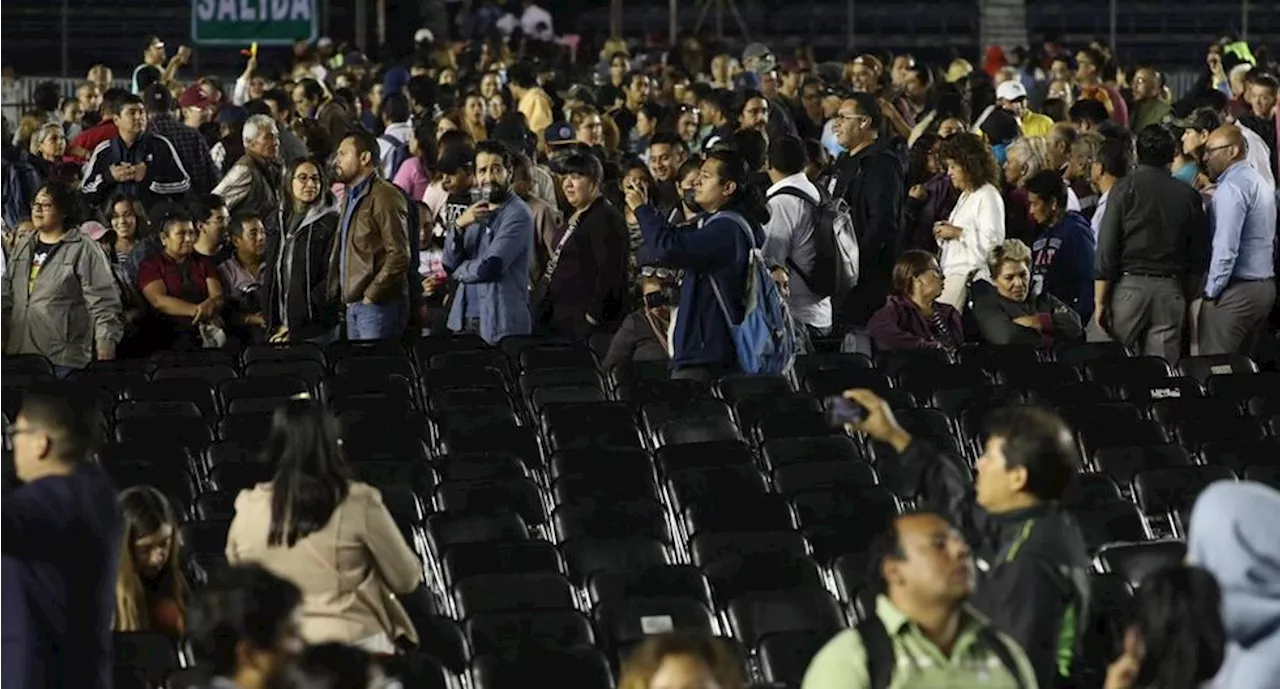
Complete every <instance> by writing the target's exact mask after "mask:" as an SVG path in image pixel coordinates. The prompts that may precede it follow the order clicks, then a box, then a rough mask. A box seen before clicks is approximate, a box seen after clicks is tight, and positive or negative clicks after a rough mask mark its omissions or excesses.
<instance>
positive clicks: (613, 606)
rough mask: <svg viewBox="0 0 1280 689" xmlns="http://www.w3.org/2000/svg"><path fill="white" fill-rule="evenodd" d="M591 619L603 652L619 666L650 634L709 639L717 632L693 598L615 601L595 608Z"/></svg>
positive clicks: (708, 614) (707, 612)
mask: <svg viewBox="0 0 1280 689" xmlns="http://www.w3.org/2000/svg"><path fill="white" fill-rule="evenodd" d="M592 616H593V617H594V619H595V624H596V629H598V630H600V641H601V645H602V646H603V649H602V650H604V652H605V653H606V654H608V655H609V656H610V657H611V658H613V659H615V662H618V663H619V664H620V661H621V659H623V658H625V657H626V656H627V655H628V654H629V653H630V652H631V649H632V647H634V646H635V645H637V644H639V643H640V642H641V641H643V640H644V638H645V637H646V636H648V635H650V634H660V633H663V632H671V631H681V632H691V633H695V634H703V635H707V636H711V635H714V634H715V630H716V618H715V616H714V615H713V614H712V613H711V611H710V610H709V609H707V607H706V605H704V604H703V603H701V602H699V601H698V600H697V599H693V598H675V597H661V598H635V599H629V600H617V599H615V600H610V601H607V602H604V603H601V604H600V605H598V606H596V608H595V610H594V612H593V615H592Z"/></svg>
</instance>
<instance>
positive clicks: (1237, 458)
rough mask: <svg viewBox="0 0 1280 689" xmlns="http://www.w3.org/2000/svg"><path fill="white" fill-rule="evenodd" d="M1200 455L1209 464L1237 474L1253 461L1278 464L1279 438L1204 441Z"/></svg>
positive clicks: (1279, 457)
mask: <svg viewBox="0 0 1280 689" xmlns="http://www.w3.org/2000/svg"><path fill="white" fill-rule="evenodd" d="M1200 457H1201V459H1203V460H1204V463H1205V464H1208V465H1209V466H1220V467H1226V468H1228V469H1230V470H1232V471H1234V472H1236V473H1237V474H1238V473H1240V472H1241V471H1243V470H1244V468H1245V467H1246V466H1249V465H1251V464H1255V463H1269V464H1273V465H1276V464H1280V439H1277V438H1267V439H1266V440H1245V441H1237V440H1227V441H1222V442H1213V443H1205V444H1204V445H1203V446H1201V447H1200Z"/></svg>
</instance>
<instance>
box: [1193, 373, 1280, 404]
mask: <svg viewBox="0 0 1280 689" xmlns="http://www.w3.org/2000/svg"><path fill="white" fill-rule="evenodd" d="M1205 388H1206V389H1207V390H1208V391H1209V396H1211V397H1225V398H1229V399H1233V400H1237V401H1240V402H1247V401H1248V400H1249V399H1250V398H1253V397H1256V396H1259V395H1266V394H1268V393H1270V394H1275V392H1276V391H1277V390H1280V372H1277V371H1266V372H1263V373H1224V374H1220V375H1211V376H1209V378H1208V380H1207V381H1206V382H1205Z"/></svg>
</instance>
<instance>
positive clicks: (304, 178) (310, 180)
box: [293, 175, 320, 184]
mask: <svg viewBox="0 0 1280 689" xmlns="http://www.w3.org/2000/svg"><path fill="white" fill-rule="evenodd" d="M293 181H295V182H301V183H303V184H319V183H320V175H294V176H293Z"/></svg>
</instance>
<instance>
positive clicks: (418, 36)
mask: <svg viewBox="0 0 1280 689" xmlns="http://www.w3.org/2000/svg"><path fill="white" fill-rule="evenodd" d="M435 40H436V35H435V34H434V33H431V29H418V30H417V31H415V32H414V33H413V42H414V43H422V42H423V41H429V42H432V43H434V42H435Z"/></svg>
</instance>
